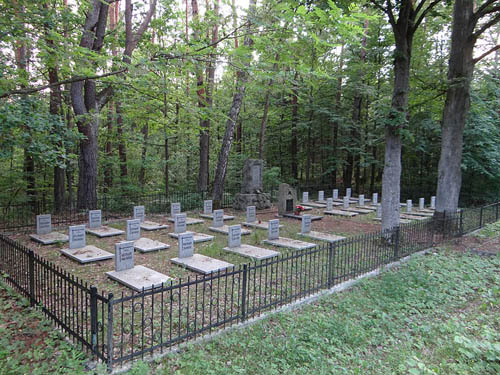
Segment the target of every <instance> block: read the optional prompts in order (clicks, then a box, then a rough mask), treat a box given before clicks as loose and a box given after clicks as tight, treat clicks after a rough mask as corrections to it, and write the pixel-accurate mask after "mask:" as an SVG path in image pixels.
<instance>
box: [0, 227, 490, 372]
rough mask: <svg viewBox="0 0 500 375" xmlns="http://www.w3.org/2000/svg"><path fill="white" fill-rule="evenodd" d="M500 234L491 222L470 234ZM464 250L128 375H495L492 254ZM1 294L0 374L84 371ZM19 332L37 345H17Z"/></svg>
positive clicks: (445, 252) (443, 251)
mask: <svg viewBox="0 0 500 375" xmlns="http://www.w3.org/2000/svg"><path fill="white" fill-rule="evenodd" d="M492 228H493V229H492ZM499 233H500V225H496V226H495V227H489V228H486V229H485V230H483V232H482V233H480V234H479V235H478V238H480V239H481V241H490V243H491V239H492V238H498V237H499ZM481 236H483V237H481ZM495 244H496V243H495ZM474 246H477V245H476V244H475V245H474ZM463 250H464V249H463V247H461V246H459V244H454V243H449V244H447V245H445V246H442V247H440V248H438V249H436V250H435V252H434V253H432V254H429V255H426V256H418V257H415V258H414V259H412V260H411V261H410V262H409V263H408V264H407V265H405V266H402V267H400V268H399V269H397V270H392V271H389V272H386V273H383V274H382V275H381V276H379V277H377V278H374V279H370V280H364V281H362V282H361V283H359V284H358V285H357V286H356V287H354V288H352V289H350V290H348V291H345V292H342V293H338V294H334V295H330V296H325V297H323V298H321V299H320V300H319V301H317V302H316V303H314V304H311V305H305V306H303V307H302V308H300V309H298V310H294V311H291V312H286V313H279V314H275V315H273V316H271V317H269V318H267V319H265V320H262V321H260V322H258V323H256V324H254V325H252V326H249V327H247V328H244V329H240V330H235V331H232V332H229V333H227V334H225V335H222V336H220V337H217V338H215V339H213V340H211V341H208V342H205V343H203V345H190V346H188V347H187V348H186V349H185V350H183V351H182V352H181V353H177V354H170V355H168V356H167V357H164V358H162V359H159V360H157V361H156V362H154V363H143V362H136V363H135V364H134V366H133V369H132V370H130V371H129V372H128V374H173V373H176V374H203V375H206V374H283V373H286V374H384V375H385V374H446V375H451V374H481V375H482V374H485V375H487V374H499V373H500V305H499V303H500V257H498V256H493V257H492V256H490V257H486V256H483V257H481V256H478V255H474V254H470V253H469V252H464V251H463ZM5 296H6V292H5V291H2V294H1V297H2V299H4V301H2V306H1V307H0V309H1V310H0V312H1V314H0V334H1V335H0V340H1V343H0V350H1V351H0V374H24V373H36V371H38V373H41V374H45V373H58V372H57V371H59V373H67V374H78V373H80V372H83V368H84V367H83V364H82V363H81V362H80V361H79V357H78V354H77V353H78V352H76V351H74V350H73V349H71V347H70V346H69V345H68V344H66V343H65V342H64V341H62V340H61V339H60V336H59V335H57V334H55V333H54V332H53V331H52V330H51V328H50V325H47V324H46V323H43V322H42V321H41V320H40V319H39V318H38V317H36V316H35V315H33V314H30V315H25V314H26V311H25V312H24V314H22V313H21V311H20V309H19V308H17V307H15V306H14V307H13V304H14V305H17V304H19V303H20V302H19V301H18V302H12V297H9V299H8V302H6V301H7V298H6V297H5ZM6 306H8V307H6ZM33 320H35V321H36V322H38V323H37V324H33V323H32V322H33ZM9 322H10V323H9ZM27 329H28V331H30V330H31V331H32V330H34V335H35V336H36V337H40V339H39V340H40V341H43V342H34V343H32V344H31V345H30V346H29V347H28V349H20V348H24V346H21V344H20V342H22V341H25V340H26V339H25V338H24V333H25V331H26V330H27ZM43 332H46V333H43ZM23 366H24V367H23ZM29 366H31V368H33V369H34V370H33V372H30V371H27V369H29V368H30V367H29ZM56 369H59V370H56Z"/></svg>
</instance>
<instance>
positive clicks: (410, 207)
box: [406, 199, 413, 212]
mask: <svg viewBox="0 0 500 375" xmlns="http://www.w3.org/2000/svg"><path fill="white" fill-rule="evenodd" d="M412 209H413V203H412V201H411V199H408V200H407V201H406V212H411V211H412Z"/></svg>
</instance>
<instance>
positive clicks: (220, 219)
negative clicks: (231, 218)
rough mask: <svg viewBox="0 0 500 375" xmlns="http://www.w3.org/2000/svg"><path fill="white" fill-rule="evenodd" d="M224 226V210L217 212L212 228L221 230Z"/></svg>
mask: <svg viewBox="0 0 500 375" xmlns="http://www.w3.org/2000/svg"><path fill="white" fill-rule="evenodd" d="M223 226H224V210H215V211H214V219H213V222H212V227H214V228H220V227H223Z"/></svg>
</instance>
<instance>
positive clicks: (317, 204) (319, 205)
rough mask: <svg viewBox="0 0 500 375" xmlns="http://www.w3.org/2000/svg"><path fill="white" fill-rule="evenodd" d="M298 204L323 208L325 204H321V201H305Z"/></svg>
mask: <svg viewBox="0 0 500 375" xmlns="http://www.w3.org/2000/svg"><path fill="white" fill-rule="evenodd" d="M299 206H306V207H314V208H325V207H326V204H323V203H314V202H307V203H299Z"/></svg>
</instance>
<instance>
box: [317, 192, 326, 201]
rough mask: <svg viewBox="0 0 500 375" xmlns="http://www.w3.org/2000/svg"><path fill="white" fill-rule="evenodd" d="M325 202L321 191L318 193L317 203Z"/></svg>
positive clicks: (323, 193)
mask: <svg viewBox="0 0 500 375" xmlns="http://www.w3.org/2000/svg"><path fill="white" fill-rule="evenodd" d="M324 201H325V192H324V191H323V190H320V191H318V202H324Z"/></svg>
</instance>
